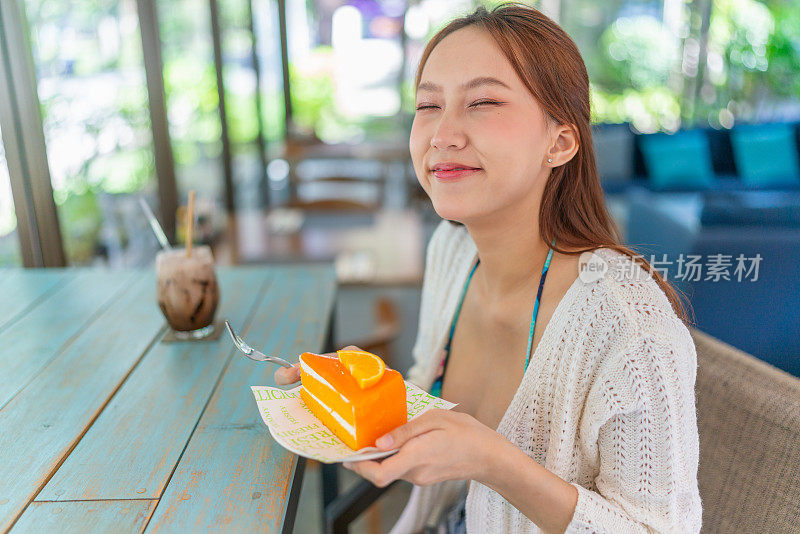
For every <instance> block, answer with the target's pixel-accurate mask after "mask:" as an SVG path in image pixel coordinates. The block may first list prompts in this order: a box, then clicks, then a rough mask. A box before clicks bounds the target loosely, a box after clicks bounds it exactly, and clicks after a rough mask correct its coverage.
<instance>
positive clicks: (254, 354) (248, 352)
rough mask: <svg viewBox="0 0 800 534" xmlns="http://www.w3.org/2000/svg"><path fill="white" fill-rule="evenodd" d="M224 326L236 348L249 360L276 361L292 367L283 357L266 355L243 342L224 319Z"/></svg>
mask: <svg viewBox="0 0 800 534" xmlns="http://www.w3.org/2000/svg"><path fill="white" fill-rule="evenodd" d="M225 326H226V327H228V333H229V334H230V335H231V339H233V342H234V343H235V344H236V348H237V349H239V350H240V351H242V353H243V354H244V355H245V356H247V357H248V358H250V359H251V360H255V361H257V362H271V363H277V364H280V365H282V366H284V367H293V366H292V364H291V363H289V362H287V361H286V360H284V359H283V358H278V357H277V356H267V355H266V354H264V353H263V352H259V351H257V350H256V349H254V348H253V347H251V346H250V345H248V344H247V343H245V342H244V340H243V339H242V338H240V337H239V334H237V333H236V332H234V331H233V328H231V324H230V323H229V322H228V321H227V320H226V321H225Z"/></svg>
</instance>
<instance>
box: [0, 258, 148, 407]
mask: <svg viewBox="0 0 800 534" xmlns="http://www.w3.org/2000/svg"><path fill="white" fill-rule="evenodd" d="M133 274H134V273H133V272H130V271H128V272H116V273H112V272H108V271H99V270H94V269H91V270H89V269H87V270H85V271H80V272H79V273H78V274H69V275H67V276H69V278H70V279H69V280H67V282H66V283H65V284H63V286H62V287H59V288H57V289H56V290H55V291H53V292H52V293H50V294H48V295H47V296H46V298H44V299H41V300H40V301H39V302H38V303H37V304H36V306H35V307H34V308H32V309H30V310H28V312H27V313H25V315H24V316H22V317H21V318H19V319H18V320H16V321H15V322H14V323H13V324H11V325H10V327H8V328H5V329H3V330H2V331H0V376H2V377H3V379H2V380H0V410H3V409H4V406H5V405H6V403H7V402H8V401H9V400H10V399H12V398H13V397H14V395H16V394H17V393H19V391H20V390H22V389H23V388H24V387H25V386H26V385H27V384H28V383H29V382H30V381H31V380H32V379H33V377H34V376H36V374H37V373H39V372H40V371H41V370H42V369H43V368H44V367H45V366H46V365H47V364H48V363H50V361H51V360H53V358H55V357H56V355H58V354H59V352H61V351H62V350H64V348H65V347H66V346H68V344H69V343H70V341H71V339H72V338H74V337H75V336H76V335H77V334H78V333H80V332H81V331H82V330H83V329H84V328H85V327H86V325H88V324H90V323H91V322H92V321H93V320H94V319H96V317H97V316H98V313H99V311H101V310H103V309H104V306H106V305H108V304H110V302H111V300H112V298H113V296H114V295H115V294H116V293H118V292H120V291H121V290H123V289H124V288H125V286H126V285H127V284H128V281H129V280H131V277H132V276H133ZM28 276H29V275H28V274H26V273H23V276H22V279H26V278H28ZM31 276H32V275H31ZM14 285H15V286H16V283H15V284H14ZM34 287H36V285H35V284H34ZM34 292H35V290H34Z"/></svg>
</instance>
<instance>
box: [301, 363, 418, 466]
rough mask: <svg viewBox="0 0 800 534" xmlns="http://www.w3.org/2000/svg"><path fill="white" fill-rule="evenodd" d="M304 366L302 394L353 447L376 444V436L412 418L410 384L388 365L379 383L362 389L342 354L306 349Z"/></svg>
mask: <svg viewBox="0 0 800 534" xmlns="http://www.w3.org/2000/svg"><path fill="white" fill-rule="evenodd" d="M300 367H301V373H300V381H301V384H302V385H303V387H302V389H301V390H300V396H301V397H302V398H303V400H304V401H305V403H306V405H307V406H308V408H309V409H310V410H311V412H312V413H313V414H314V415H315V416H317V418H318V419H319V420H320V421H322V422H323V423H324V424H325V426H327V427H328V428H329V429H330V430H331V431H332V432H333V433H334V434H335V435H336V436H337V437H339V439H341V440H342V441H343V442H344V443H345V444H346V445H347V446H348V447H350V448H351V449H353V450H359V449H363V448H364V447H373V446H375V440H376V439H378V438H379V437H381V436H382V435H384V434H386V433H387V432H391V431H392V430H394V429H395V428H397V427H398V426H400V425H402V424H404V423H405V422H406V421H407V419H408V417H407V413H408V411H407V408H406V385H405V382H403V376H402V375H401V374H400V373H399V372H397V371H395V370H394V369H389V368H387V369H386V371H385V372H384V374H383V377H382V378H381V379H380V380H379V381H378V383H376V384H375V385H373V386H370V387H368V388H366V389H361V388H360V387H358V384H357V383H356V380H355V379H354V378H353V377H352V376H350V373H349V372H348V371H347V369H345V368H344V366H343V365H342V364H341V362H340V361H339V359H338V358H331V357H329V356H322V355H319V354H313V353H311V352H304V353H303V354H301V355H300ZM334 414H336V415H334ZM337 416H338V417H337Z"/></svg>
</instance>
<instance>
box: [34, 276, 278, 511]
mask: <svg viewBox="0 0 800 534" xmlns="http://www.w3.org/2000/svg"><path fill="white" fill-rule="evenodd" d="M218 271H219V274H218V279H219V284H220V296H221V300H220V308H219V309H218V311H217V317H218V318H219V319H222V318H227V319H228V320H229V321H230V322H231V324H232V325H234V327H235V328H237V329H240V330H241V329H242V326H243V325H245V323H246V320H248V319H249V318H251V317H252V315H253V312H254V308H255V306H256V305H257V304H258V302H259V301H260V299H261V298H262V297H263V296H264V291H265V290H266V289H267V287H268V286H269V283H270V281H271V278H272V275H271V274H270V273H274V272H275V271H268V270H266V269H264V268H258V269H236V270H235V271H234V270H230V269H228V270H225V269H219V270H218ZM234 351H235V349H234V346H233V343H232V342H231V339H230V337H229V336H228V334H227V332H224V333H223V335H222V337H220V338H219V339H217V340H215V341H211V342H188V343H156V344H155V345H153V347H152V348H151V349H150V350H149V351H148V353H147V354H146V355H145V356H144V358H143V359H142V361H141V362H140V363H139V365H137V366H136V369H135V370H134V371H133V372H132V373H131V375H130V376H129V377H128V379H127V380H126V381H125V384H123V386H122V387H121V388H120V390H119V391H118V392H117V394H116V395H115V396H114V399H113V400H112V401H111V402H110V403H109V404H108V406H106V409H105V410H104V411H103V413H102V414H100V416H99V417H98V418H97V420H96V421H95V422H94V424H93V425H92V427H91V428H90V429H89V431H88V432H87V433H86V435H85V436H84V437H83V439H81V441H80V443H79V444H78V445H77V447H76V448H75V450H74V451H72V453H71V454H70V456H69V458H67V460H66V461H65V462H64V464H63V465H62V466H61V467H60V468H59V470H58V472H57V473H56V474H55V475H54V476H53V478H52V479H51V480H50V482H49V483H48V484H47V486H46V487H45V488H44V489H43V490H42V492H41V493H40V494H39V495H38V497H37V500H42V501H51V500H52V501H55V500H58V501H64V500H87V499H94V500H97V499H136V498H148V497H149V498H154V499H158V498H159V497H160V496H161V494H162V492H163V490H164V488H165V487H166V484H167V480H168V479H169V476H170V474H171V473H172V471H173V469H174V468H175V465H176V463H177V461H178V458H179V456H180V454H181V453H182V452H183V449H184V447H185V445H186V443H187V441H188V439H189V437H190V435H191V433H192V431H193V430H194V427H195V425H196V424H197V421H198V419H199V417H200V414H201V413H202V410H203V408H204V407H205V405H206V403H207V402H208V399H209V397H210V396H211V392H212V391H213V388H214V385H215V384H216V383H217V380H218V379H219V377H220V374H221V373H222V369H223V368H224V367H225V364H226V363H227V361H228V359H229V357H230V356H231V355H232V354H233V352H234Z"/></svg>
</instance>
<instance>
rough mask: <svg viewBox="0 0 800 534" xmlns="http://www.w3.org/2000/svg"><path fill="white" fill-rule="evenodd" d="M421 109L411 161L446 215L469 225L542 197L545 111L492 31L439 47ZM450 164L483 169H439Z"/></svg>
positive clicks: (473, 32) (450, 39)
mask: <svg viewBox="0 0 800 534" xmlns="http://www.w3.org/2000/svg"><path fill="white" fill-rule="evenodd" d="M482 78H494V79H496V80H498V81H499V82H501V83H498V82H493V83H480V79H482ZM476 79H478V82H477V83H470V82H473V81H475V80H476ZM416 108H417V111H416V114H415V116H414V123H413V125H412V127H411V138H410V140H409V149H410V151H411V159H412V161H413V163H414V170H415V171H416V173H417V179H418V180H419V183H420V185H421V186H422V188H423V189H424V190H425V192H426V193H427V194H428V196H429V197H430V198H431V201H432V202H433V207H434V209H435V210H436V212H437V213H438V214H439V216H441V217H442V218H444V219H450V220H455V221H459V222H462V223H467V222H468V221H471V220H478V219H479V218H481V217H485V216H487V215H492V214H497V213H506V212H508V210H507V209H506V208H509V207H512V206H515V205H516V206H523V207H524V206H528V207H530V206H532V205H533V204H532V203H531V202H532V201H533V200H534V199H533V198H532V195H537V194H538V195H541V190H542V187H543V185H544V181H545V180H546V178H547V176H548V174H549V168H547V167H545V166H543V163H544V162H545V161H546V159H547V152H548V149H549V146H550V144H551V141H550V139H549V134H548V127H547V123H546V120H545V116H544V113H543V111H542V109H541V108H540V106H539V104H538V102H537V101H536V100H535V99H534V98H533V96H532V95H531V94H530V93H529V92H528V90H527V88H526V87H525V86H524V85H523V83H522V81H521V80H520V79H519V77H518V76H517V74H516V73H515V72H514V70H513V67H512V66H511V64H510V63H509V62H508V60H507V59H506V58H505V56H504V55H503V53H502V52H501V51H500V49H499V48H498V47H497V45H496V44H495V42H494V40H493V39H492V38H491V36H490V35H489V34H487V33H485V32H484V31H482V30H480V29H478V28H475V27H474V26H468V27H466V28H462V29H460V30H457V31H455V32H453V33H451V34H450V35H448V36H447V37H445V38H444V39H443V40H442V41H441V42H440V43H439V44H438V45H437V46H436V47H435V48H434V49H433V51H432V52H431V54H430V56H429V57H428V61H427V62H426V63H425V67H424V69H423V71H422V76H421V77H420V86H419V88H418V90H417V99H416ZM448 162H451V163H455V164H457V165H456V166H462V167H473V168H478V169H479V170H476V171H465V172H460V173H459V172H449V173H448V172H435V171H434V170H433V169H434V168H435V167H436V166H437V165H439V164H445V163H448ZM535 201H536V202H537V203H538V198H537V199H535Z"/></svg>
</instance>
